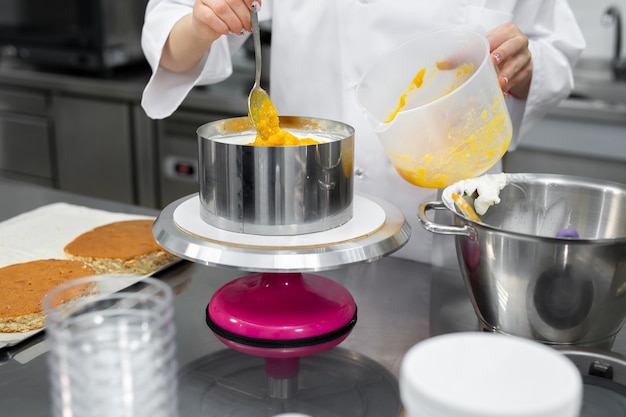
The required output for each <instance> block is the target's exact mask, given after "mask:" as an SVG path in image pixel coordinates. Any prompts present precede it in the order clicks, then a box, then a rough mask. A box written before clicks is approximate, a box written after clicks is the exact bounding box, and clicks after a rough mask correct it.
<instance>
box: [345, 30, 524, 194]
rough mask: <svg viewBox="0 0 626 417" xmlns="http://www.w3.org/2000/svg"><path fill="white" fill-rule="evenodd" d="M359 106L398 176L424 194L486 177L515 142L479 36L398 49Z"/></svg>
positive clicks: (439, 37)
mask: <svg viewBox="0 0 626 417" xmlns="http://www.w3.org/2000/svg"><path fill="white" fill-rule="evenodd" d="M420 71H423V74H421V75H422V76H423V78H420V79H419V80H417V81H421V84H420V83H419V82H417V83H415V84H413V83H414V82H415V81H416V78H419V76H418V74H419V73H420ZM409 86H412V88H411V89H410V88H409ZM401 98H402V99H405V100H406V103H404V104H403V105H399V103H400V100H401ZM357 101H358V103H359V105H360V106H361V108H362V109H363V112H364V114H365V117H366V119H367V120H368V121H369V123H370V125H371V127H372V128H373V130H374V131H375V132H376V134H377V135H378V138H379V139H380V141H381V142H382V144H383V146H384V148H385V151H386V152H387V155H388V157H389V159H390V160H391V162H392V164H393V166H394V167H395V168H396V170H397V171H398V173H399V174H400V175H401V176H402V177H403V178H404V179H405V180H407V181H408V182H410V183H412V184H415V185H418V186H421V187H428V188H442V187H446V186H448V185H450V184H453V183H455V182H457V181H460V180H463V179H466V178H472V177H476V176H478V175H481V174H483V173H485V172H486V171H487V170H488V169H489V168H491V167H492V166H494V165H495V164H496V163H497V162H498V161H499V160H500V159H501V158H502V156H503V155H504V153H505V152H506V150H507V148H508V146H509V143H510V141H511V137H512V134H513V129H512V125H511V119H510V117H509V114H508V110H507V107H506V103H505V101H504V96H503V93H502V90H501V89H500V85H499V83H498V79H497V75H496V69H495V66H494V65H493V63H492V62H491V58H490V53H489V43H488V41H487V39H486V38H485V36H484V35H483V34H481V33H480V32H478V31H477V30H476V29H473V28H465V27H463V28H455V29H447V30H442V31H437V32H431V33H428V34H426V35H422V36H420V37H418V38H415V39H412V40H410V41H408V42H406V43H404V44H402V45H400V46H398V47H396V48H395V49H393V50H392V51H390V52H389V53H388V54H387V55H386V56H384V57H382V58H381V59H379V60H377V63H376V64H375V65H374V66H373V67H372V68H370V69H369V70H368V71H367V72H366V73H365V74H364V75H363V77H362V78H361V80H360V82H359V84H358V86H357ZM394 111H397V113H395V114H394Z"/></svg>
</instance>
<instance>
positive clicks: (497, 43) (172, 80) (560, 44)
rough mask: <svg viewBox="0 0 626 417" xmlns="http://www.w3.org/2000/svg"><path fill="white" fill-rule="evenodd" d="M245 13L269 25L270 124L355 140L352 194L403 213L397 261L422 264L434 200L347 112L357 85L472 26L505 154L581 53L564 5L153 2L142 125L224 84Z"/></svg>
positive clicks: (563, 92) (146, 37) (145, 40)
mask: <svg viewBox="0 0 626 417" xmlns="http://www.w3.org/2000/svg"><path fill="white" fill-rule="evenodd" d="M253 3H254V4H253ZM252 7H257V8H258V9H259V10H260V11H259V18H260V20H268V19H271V22H272V24H271V28H272V47H271V54H272V55H271V74H270V85H271V90H270V97H271V99H272V101H273V102H274V105H275V106H276V108H277V110H278V112H279V114H289V115H297V116H307V117H319V118H326V119H332V120H337V121H341V122H344V123H347V124H349V125H351V126H353V127H354V128H355V129H356V134H355V144H356V145H355V146H356V150H355V168H354V181H355V192H356V193H363V194H370V195H376V196H378V197H380V198H382V199H384V200H387V201H389V202H391V203H393V204H394V205H395V206H397V207H398V208H400V209H401V210H402V212H403V213H404V216H405V217H406V219H407V220H408V222H409V223H410V225H411V229H412V236H411V239H410V241H409V243H408V244H407V245H406V246H405V247H403V248H402V249H401V250H400V251H398V252H397V253H396V254H395V255H396V256H401V257H404V258H409V259H413V260H417V261H421V262H426V263H430V262H431V246H432V239H433V238H432V234H431V233H429V232H426V231H425V230H424V229H423V228H422V227H421V226H420V225H419V224H418V222H417V216H416V210H417V206H418V204H419V203H420V202H423V201H427V200H434V199H436V197H437V190H436V189H424V188H420V187H417V186H415V185H412V184H409V183H408V182H406V181H404V180H403V179H402V178H401V177H400V176H399V175H398V174H397V172H396V171H395V169H394V168H393V167H392V165H391V164H390V162H389V160H388V159H387V156H386V154H385V152H384V150H383V148H382V146H381V144H380V143H379V141H378V139H377V137H376V135H375V133H374V132H373V131H372V130H371V128H370V127H369V125H368V123H367V121H366V120H365V118H364V116H363V114H362V111H361V110H360V108H359V106H358V104H357V102H356V99H355V89H356V86H357V83H358V82H359V80H360V78H361V76H362V75H363V74H364V72H366V71H367V70H368V69H369V68H370V67H371V66H372V65H373V63H374V62H376V60H377V59H379V57H380V56H382V55H384V54H385V53H387V52H389V50H391V49H392V48H394V47H395V46H397V45H399V44H400V43H402V42H404V41H407V40H409V39H411V38H414V37H416V36H419V35H420V34H424V33H426V32H431V31H434V30H439V29H444V28H449V27H453V26H467V25H470V26H473V27H479V28H481V30H483V31H485V33H486V34H487V39H488V40H489V43H490V47H491V58H492V61H493V62H494V64H495V65H497V67H498V71H499V81H500V85H501V87H502V89H503V94H504V95H505V97H506V103H507V106H508V109H509V112H510V115H511V119H512V121H513V131H514V137H513V140H512V142H511V147H510V150H512V149H514V148H515V147H516V145H517V143H519V140H520V139H521V138H522V137H523V136H524V134H525V132H527V131H528V130H529V128H530V127H531V126H533V125H534V124H535V123H536V122H537V121H538V120H540V119H541V118H542V117H543V116H544V115H545V113H546V112H547V111H548V110H549V109H550V108H551V107H553V106H555V105H556V104H557V103H558V102H559V101H560V100H562V99H563V98H565V97H566V96H567V95H568V94H569V93H570V91H571V89H572V88H573V75H572V67H573V65H574V64H575V63H576V61H577V59H578V58H579V56H580V53H581V52H582V49H583V48H584V39H583V37H582V34H581V32H580V29H579V27H578V25H577V23H576V20H575V17H574V15H573V13H572V11H571V9H570V8H569V6H568V4H567V1H566V0H520V1H515V0H437V1H431V0H291V1H288V0H274V1H272V0H264V1H263V2H262V4H261V1H260V0H258V1H253V0H195V1H194V0H150V1H149V3H148V6H147V10H146V18H145V24H144V28H143V35H142V46H143V50H144V53H145V55H146V58H147V60H148V62H149V63H150V65H151V67H152V71H153V72H152V76H151V78H150V80H149V82H148V84H147V85H146V87H145V90H144V94H143V98H142V106H143V108H144V109H145V111H146V113H147V114H148V116H150V117H152V118H155V119H159V118H165V117H168V116H169V115H171V114H172V113H173V112H174V111H175V110H176V108H177V107H178V106H179V105H180V103H181V102H182V101H183V100H184V98H185V96H186V95H187V94H188V92H189V91H190V90H191V89H192V88H193V87H194V86H195V85H203V84H211V83H217V82H220V81H222V80H224V79H226V78H227V77H229V76H230V75H231V73H232V61H231V54H232V53H233V52H234V51H236V50H237V48H239V47H240V46H241V45H242V44H243V42H244V41H245V39H246V37H247V36H248V35H249V32H250V30H251V25H250V15H249V12H250V9H251V8H252ZM250 87H252V86H250Z"/></svg>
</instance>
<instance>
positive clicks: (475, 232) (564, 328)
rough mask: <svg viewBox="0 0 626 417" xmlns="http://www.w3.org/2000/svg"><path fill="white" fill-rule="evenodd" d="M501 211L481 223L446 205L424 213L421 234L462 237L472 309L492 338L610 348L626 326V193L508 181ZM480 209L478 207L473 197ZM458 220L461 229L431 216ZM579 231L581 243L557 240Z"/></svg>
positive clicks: (593, 183) (539, 180)
mask: <svg viewBox="0 0 626 417" xmlns="http://www.w3.org/2000/svg"><path fill="white" fill-rule="evenodd" d="M506 179H507V185H506V186H505V187H504V189H503V190H502V191H501V192H500V199H501V202H500V203H499V204H496V205H494V206H492V207H491V208H489V210H488V211H487V213H486V214H484V215H482V216H481V221H480V222H475V221H472V220H470V219H469V218H467V217H464V216H463V215H462V214H460V213H459V212H457V210H456V209H455V205H454V202H453V199H452V197H451V194H452V193H453V192H454V193H457V194H460V195H462V194H463V187H462V184H461V183H456V184H454V185H451V186H449V187H447V188H446V189H445V190H444V191H443V194H442V201H434V202H425V203H422V204H420V206H419V214H418V218H419V220H420V223H421V224H422V226H423V227H424V228H425V229H427V230H429V231H430V232H433V233H439V234H450V235H456V238H455V239H456V250H457V257H458V260H459V265H460V267H461V271H462V275H463V278H464V281H465V284H466V288H467V290H468V293H469V296H470V299H471V302H472V304H473V306H474V309H475V311H476V314H477V315H478V318H479V321H480V323H481V326H482V327H483V328H484V329H485V330H491V331H496V332H502V333H508V334H513V335H516V336H522V337H528V338H532V339H535V340H539V341H541V342H544V343H549V344H557V345H558V344H562V345H568V344H572V345H581V346H594V347H605V348H606V347H610V346H611V345H612V343H613V340H614V338H615V334H616V333H617V332H618V331H619V330H620V328H621V326H622V323H623V322H624V318H625V317H626V211H625V210H626V186H625V185H622V184H617V183H610V182H604V181H598V180H593V179H586V178H578V177H569V176H559V175H548V174H506ZM467 200H468V202H470V203H472V204H473V198H471V197H468V198H467ZM439 209H446V210H449V211H450V212H452V213H454V214H453V218H454V222H453V223H454V224H452V225H441V224H436V223H434V222H432V221H431V220H429V218H428V217H427V215H426V212H427V211H429V210H439ZM564 229H575V230H576V231H577V232H578V234H579V236H580V237H579V238H567V237H565V238H561V237H557V236H556V235H557V233H559V231H561V230H564Z"/></svg>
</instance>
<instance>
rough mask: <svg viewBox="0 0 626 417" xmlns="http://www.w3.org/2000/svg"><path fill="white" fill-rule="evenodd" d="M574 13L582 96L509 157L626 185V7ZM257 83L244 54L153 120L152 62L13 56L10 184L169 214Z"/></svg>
mask: <svg viewBox="0 0 626 417" xmlns="http://www.w3.org/2000/svg"><path fill="white" fill-rule="evenodd" d="M570 3H571V5H572V7H573V8H574V11H575V14H576V17H577V19H578V20H579V22H580V24H581V27H582V29H583V32H584V34H585V37H586V40H587V44H588V48H587V50H586V51H585V52H584V53H583V57H582V60H581V62H580V64H579V65H578V67H577V69H576V85H577V86H576V90H575V92H574V94H573V95H572V97H571V98H569V99H567V100H565V101H564V102H563V103H562V104H561V105H560V106H559V107H558V108H556V109H554V110H553V111H552V112H550V114H548V116H547V117H546V119H545V120H544V121H542V122H541V123H540V124H539V125H538V126H536V127H535V128H534V129H533V130H532V131H531V132H530V133H529V134H528V135H527V136H526V137H525V138H524V140H523V142H522V143H521V144H520V146H519V147H518V149H517V150H516V151H515V152H511V153H509V154H507V155H506V156H505V158H504V168H505V171H507V172H544V173H562V174H569V175H582V176H588V177H595V178H601V179H607V180H613V181H618V182H622V183H626V170H625V169H624V166H625V163H626V135H625V134H624V133H625V128H626V80H624V81H615V80H614V79H613V76H612V73H611V68H610V64H611V59H612V58H613V52H614V46H615V33H616V27H617V25H616V24H615V22H613V23H611V22H609V21H607V19H603V17H602V16H603V14H604V12H605V10H607V8H608V7H609V6H612V5H615V6H617V7H618V8H619V9H620V10H621V11H622V13H626V0H615V1H605V0H603V1H598V2H588V1H586V0H571V1H570ZM265 29H267V28H265ZM265 35H266V36H265V39H266V40H267V39H268V38H269V35H270V34H269V33H268V32H266V34H265ZM621 39H622V44H624V39H626V35H625V34H624V33H622V34H621ZM266 47H267V48H269V45H268V44H267V43H266ZM264 57H268V58H269V53H268V52H265V53H264ZM264 61H265V62H264V63H266V62H267V61H269V59H264ZM253 73H254V62H253V55H252V53H251V50H250V49H245V48H244V49H242V50H241V51H239V52H238V53H237V56H236V59H235V68H234V74H233V76H231V77H230V78H229V79H228V80H226V81H224V82H222V83H219V84H215V85H212V86H207V87H198V88H195V89H194V90H193V91H192V93H191V94H190V95H189V96H188V97H187V99H186V100H185V101H184V102H183V104H182V105H181V107H180V109H179V110H178V111H177V112H175V113H174V114H173V115H172V116H171V117H169V118H167V119H164V120H159V121H153V120H150V119H148V118H147V117H146V116H145V114H144V112H143V110H142V109H141V107H140V104H139V103H140V99H141V93H142V90H143V87H144V85H145V83H146V81H147V79H148V77H149V75H150V71H149V68H148V67H147V65H146V64H145V63H144V62H140V63H138V64H136V65H131V66H127V67H122V68H118V69H115V71H112V72H111V74H110V76H108V77H101V76H95V75H93V74H83V73H79V72H76V71H63V70H58V69H55V70H52V69H50V68H45V67H35V66H32V65H31V64H28V63H25V62H21V61H20V60H16V59H14V58H10V57H9V58H7V57H3V58H2V59H1V60H0V177H5V178H12V179H19V180H24V181H27V182H31V183H37V184H43V185H47V186H50V187H53V188H58V189H61V190H65V191H71V192H77V193H81V194H84V195H89V196H95V197H100V198H105V199H112V200H116V201H120V202H124V203H131V204H139V205H143V206H146V207H153V208H162V207H164V206H165V205H167V204H168V203H170V202H171V201H173V200H175V199H176V198H178V197H180V196H183V195H188V194H191V193H193V192H196V191H197V190H198V186H197V142H196V133H195V132H196V129H197V128H198V127H199V126H200V125H202V124H204V123H207V122H210V121H213V120H218V119H223V118H226V117H234V116H242V115H245V114H246V112H247V104H246V97H247V93H248V91H249V89H250V87H251V85H252V83H253V75H254V74H253ZM264 74H268V71H267V69H266V70H264ZM265 85H266V86H267V85H268V84H267V82H265ZM269 87H270V89H271V86H269ZM357 137H358V132H357ZM416 203H418V202H416Z"/></svg>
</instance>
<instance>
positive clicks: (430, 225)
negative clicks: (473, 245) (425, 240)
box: [417, 201, 476, 240]
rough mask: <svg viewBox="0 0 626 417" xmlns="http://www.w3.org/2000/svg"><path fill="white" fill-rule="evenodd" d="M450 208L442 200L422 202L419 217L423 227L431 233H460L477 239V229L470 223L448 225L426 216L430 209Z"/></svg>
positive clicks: (418, 212)
mask: <svg viewBox="0 0 626 417" xmlns="http://www.w3.org/2000/svg"><path fill="white" fill-rule="evenodd" d="M447 209H448V208H447V207H446V206H445V204H443V202H441V201H429V202H426V203H421V204H420V205H419V207H418V211H417V219H418V220H419V222H420V223H421V225H422V227H423V228H424V229H426V230H428V231H429V232H431V233H437V234H440V235H460V236H467V237H469V238H470V239H472V240H473V239H475V237H476V231H475V230H474V228H473V227H471V226H469V225H465V226H452V225H449V226H446V225H442V224H437V223H435V222H433V221H431V220H430V219H429V218H428V216H426V212H427V211H428V210H447Z"/></svg>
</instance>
